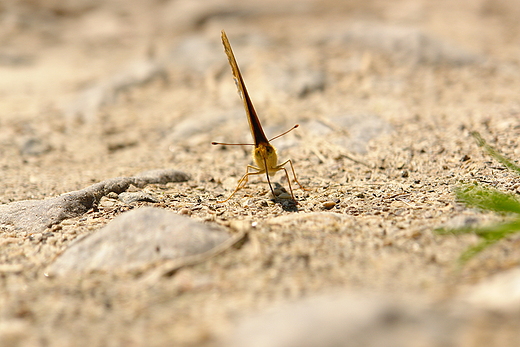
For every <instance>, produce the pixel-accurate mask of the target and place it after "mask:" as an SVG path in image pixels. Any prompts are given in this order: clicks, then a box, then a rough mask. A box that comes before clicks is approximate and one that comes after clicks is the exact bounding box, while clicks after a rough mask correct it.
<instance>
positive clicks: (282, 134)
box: [269, 124, 300, 141]
mask: <svg viewBox="0 0 520 347" xmlns="http://www.w3.org/2000/svg"><path fill="white" fill-rule="evenodd" d="M299 126H300V125H299V124H296V125H295V126H293V127H292V128H291V129H289V130H287V131H286V132H283V133H281V134H280V135H277V136H275V137H273V138H272V139H270V140H269V141H273V140H276V139H277V138H279V137H282V136H284V135H285V134H287V133H290V132H291V131H293V130H294V129H296V128H297V127H299Z"/></svg>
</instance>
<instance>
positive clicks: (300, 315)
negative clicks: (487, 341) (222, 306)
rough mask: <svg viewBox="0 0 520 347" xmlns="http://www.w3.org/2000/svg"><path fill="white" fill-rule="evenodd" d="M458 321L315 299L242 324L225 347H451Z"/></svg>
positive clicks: (374, 304)
mask: <svg viewBox="0 0 520 347" xmlns="http://www.w3.org/2000/svg"><path fill="white" fill-rule="evenodd" d="M459 327H460V321H459V320H457V319H456V318H455V317H452V316H450V315H447V314H443V313H442V312H439V311H435V310H432V309H427V308H425V307H424V306H423V305H422V304H418V303H415V302H413V301H410V302H402V301H399V300H394V298H392V297H382V296H374V295H369V294H367V293H349V294H341V295H335V296H334V295H331V296H324V297H314V298H310V299H306V300H303V301H300V302H296V303H292V304H286V305H283V306H281V307H278V308H276V309H273V310H271V311H270V312H265V313H261V314H259V315H257V316H253V317H249V318H246V319H244V320H243V321H242V322H241V323H240V324H239V325H238V328H237V329H236V331H235V332H234V333H233V334H231V335H232V337H231V338H230V339H229V340H228V341H226V342H225V343H224V344H223V345H224V346H231V347H238V346H240V347H296V346H298V347H315V346H321V347H347V346H348V347H350V346H359V347H361V346H363V347H394V346H395V347H397V346H400V347H407V346H409V347H412V346H432V347H433V346H455V345H456V341H457V338H458V334H457V329H458V328H459Z"/></svg>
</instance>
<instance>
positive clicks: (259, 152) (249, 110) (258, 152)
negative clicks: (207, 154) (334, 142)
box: [212, 30, 304, 203]
mask: <svg viewBox="0 0 520 347" xmlns="http://www.w3.org/2000/svg"><path fill="white" fill-rule="evenodd" d="M222 44H223V45H224V51H225V52H226V55H227V57H228V59H229V65H231V71H232V72H233V77H234V79H235V84H236V85H237V88H238V92H239V93H240V96H241V98H242V100H243V102H244V108H245V110H246V115H247V120H248V121H249V129H250V130H251V135H252V136H253V139H254V141H255V143H254V144H251V143H245V144H243V143H221V142H212V144H213V145H251V146H254V148H253V159H254V161H255V163H256V165H257V166H252V165H248V166H247V168H246V173H245V175H244V176H242V178H241V179H240V180H239V181H238V185H237V187H236V188H235V190H234V191H233V193H231V195H230V196H229V197H228V198H227V199H226V200H222V201H217V202H218V203H222V202H226V201H228V200H229V199H231V198H232V197H233V195H235V193H236V192H237V191H238V190H240V189H242V188H243V187H244V186H245V185H246V183H247V181H248V179H249V176H251V175H261V174H263V173H265V174H266V176H267V182H268V183H269V188H271V192H272V193H273V196H274V197H276V195H275V194H274V189H273V186H272V185H271V180H270V178H269V175H274V174H275V173H276V172H278V171H280V170H283V171H285V176H286V177H287V182H289V189H290V191H291V197H292V199H293V200H294V201H296V199H295V198H294V194H293V191H292V187H291V180H290V179H289V174H288V173H287V169H286V168H285V165H287V164H289V165H290V166H291V171H292V174H293V177H294V180H295V181H296V183H298V185H299V186H300V188H301V189H304V188H303V187H302V185H301V184H300V182H298V179H297V178H296V174H295V172H294V167H293V164H292V161H291V159H288V160H286V161H284V162H283V163H281V164H278V155H277V154H276V149H275V148H274V147H273V146H272V145H271V144H270V143H269V141H272V140H274V139H277V138H279V137H280V136H283V135H285V134H287V133H288V132H289V131H291V130H293V129H296V128H297V127H298V124H296V125H295V126H294V127H292V128H291V129H289V130H287V131H286V132H284V133H282V134H280V135H278V136H275V137H273V138H272V139H270V140H268V139H267V137H266V136H265V133H264V130H263V129H262V125H261V124H260V120H259V119H258V116H257V115H256V112H255V109H254V107H253V103H252V102H251V98H250V97H249V94H248V93H247V89H246V86H245V84H244V80H243V78H242V74H241V73H240V70H239V69H238V64H237V62H236V60H235V55H234V54H233V50H232V49H231V45H230V44H229V41H228V38H227V36H226V33H225V32H224V30H222ZM249 169H252V170H256V171H253V172H250V171H249Z"/></svg>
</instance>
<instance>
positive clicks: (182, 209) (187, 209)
mask: <svg viewBox="0 0 520 347" xmlns="http://www.w3.org/2000/svg"><path fill="white" fill-rule="evenodd" d="M179 214H183V215H187V216H190V215H191V211H190V209H189V208H186V207H185V208H181V209H180V210H179Z"/></svg>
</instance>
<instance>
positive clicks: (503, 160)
mask: <svg viewBox="0 0 520 347" xmlns="http://www.w3.org/2000/svg"><path fill="white" fill-rule="evenodd" d="M471 135H472V136H473V137H474V138H475V140H477V144H478V145H479V146H480V147H483V148H484V149H485V150H486V152H488V153H489V155H490V156H492V157H493V158H495V159H496V160H497V161H499V162H500V163H501V164H502V165H504V166H505V167H507V168H508V169H509V170H513V171H516V172H517V173H518V174H520V167H519V166H518V165H516V164H515V163H513V162H512V161H511V160H509V159H507V158H506V157H504V156H503V155H502V154H500V153H498V152H497V151H496V149H494V148H493V147H491V146H490V145H488V143H487V142H486V140H484V139H483V138H482V136H480V134H479V133H478V132H477V131H472V132H471Z"/></svg>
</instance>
